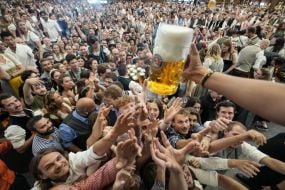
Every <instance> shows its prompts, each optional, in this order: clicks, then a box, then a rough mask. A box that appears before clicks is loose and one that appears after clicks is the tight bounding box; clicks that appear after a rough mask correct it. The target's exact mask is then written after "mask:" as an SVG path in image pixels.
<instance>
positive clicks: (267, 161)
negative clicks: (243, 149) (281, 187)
mask: <svg viewBox="0 0 285 190" xmlns="http://www.w3.org/2000/svg"><path fill="white" fill-rule="evenodd" d="M260 163H261V164H264V165H266V166H267V167H269V168H270V169H272V170H274V171H276V172H278V173H280V174H283V175H285V163H284V162H282V161H280V160H277V159H275V158H271V157H270V156H266V157H265V158H263V159H262V160H260Z"/></svg>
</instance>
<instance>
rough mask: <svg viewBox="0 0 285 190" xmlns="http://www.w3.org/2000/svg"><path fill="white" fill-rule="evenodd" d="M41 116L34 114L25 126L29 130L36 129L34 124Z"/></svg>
mask: <svg viewBox="0 0 285 190" xmlns="http://www.w3.org/2000/svg"><path fill="white" fill-rule="evenodd" d="M42 118H43V116H42V115H36V116H34V117H32V118H31V119H29V120H28V122H27V124H26V127H27V128H28V129H30V130H31V131H36V128H35V124H36V123H37V122H38V121H39V120H41V119H42Z"/></svg>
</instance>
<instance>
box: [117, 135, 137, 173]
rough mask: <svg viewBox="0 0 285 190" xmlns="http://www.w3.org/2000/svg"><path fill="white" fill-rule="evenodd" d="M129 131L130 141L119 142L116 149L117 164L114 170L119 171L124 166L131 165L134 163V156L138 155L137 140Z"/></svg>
mask: <svg viewBox="0 0 285 190" xmlns="http://www.w3.org/2000/svg"><path fill="white" fill-rule="evenodd" d="M131 133H132V132H130V131H129V137H131V138H130V139H128V140H126V141H124V142H120V143H119V144H118V145H117V148H116V157H117V164H116V168H117V169H121V168H123V167H125V166H126V165H130V164H133V163H134V162H135V158H136V156H137V155H138V154H139V152H140V151H141V150H140V147H139V145H138V144H137V140H136V138H135V136H134V134H131Z"/></svg>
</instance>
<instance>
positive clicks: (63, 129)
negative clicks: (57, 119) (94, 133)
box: [59, 110, 89, 148]
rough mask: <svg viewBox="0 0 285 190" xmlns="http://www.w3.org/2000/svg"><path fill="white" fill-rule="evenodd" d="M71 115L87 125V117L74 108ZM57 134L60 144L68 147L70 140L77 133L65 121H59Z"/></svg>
mask: <svg viewBox="0 0 285 190" xmlns="http://www.w3.org/2000/svg"><path fill="white" fill-rule="evenodd" d="M72 116H73V117H75V118H76V119H78V120H79V121H81V122H83V123H86V124H87V125H88V122H89V121H88V118H86V117H82V116H81V115H79V113H78V112H77V111H76V110H75V111H73V112H72ZM59 136H60V139H61V140H62V145H63V147H64V148H67V147H69V146H70V145H71V144H72V141H73V140H74V139H76V138H77V134H76V132H75V131H74V129H72V128H71V127H69V126H68V125H66V124H65V123H61V124H60V125H59Z"/></svg>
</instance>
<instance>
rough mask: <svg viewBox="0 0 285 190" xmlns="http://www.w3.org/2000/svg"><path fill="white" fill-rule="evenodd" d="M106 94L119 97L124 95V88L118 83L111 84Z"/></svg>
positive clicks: (115, 97)
mask: <svg viewBox="0 0 285 190" xmlns="http://www.w3.org/2000/svg"><path fill="white" fill-rule="evenodd" d="M104 96H105V97H111V98H113V99H118V98H119V97H122V96H123V90H122V89H121V88H120V87H119V86H117V85H110V86H109V87H107V88H106V90H105V92H104Z"/></svg>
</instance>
